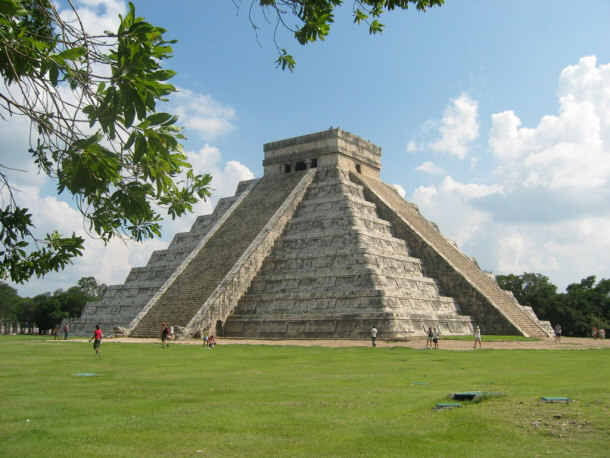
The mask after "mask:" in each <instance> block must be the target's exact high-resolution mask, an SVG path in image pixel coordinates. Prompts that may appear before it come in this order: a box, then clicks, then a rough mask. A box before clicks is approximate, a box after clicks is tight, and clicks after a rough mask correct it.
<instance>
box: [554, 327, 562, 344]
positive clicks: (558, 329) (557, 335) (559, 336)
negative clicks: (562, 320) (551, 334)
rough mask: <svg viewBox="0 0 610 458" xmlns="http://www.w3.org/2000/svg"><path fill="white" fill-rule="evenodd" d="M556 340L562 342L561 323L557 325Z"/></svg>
mask: <svg viewBox="0 0 610 458" xmlns="http://www.w3.org/2000/svg"><path fill="white" fill-rule="evenodd" d="M555 342H561V325H560V324H559V323H557V324H556V325H555Z"/></svg>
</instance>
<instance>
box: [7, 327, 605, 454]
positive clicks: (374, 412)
mask: <svg viewBox="0 0 610 458" xmlns="http://www.w3.org/2000/svg"><path fill="white" fill-rule="evenodd" d="M609 363H610V351H609V350H607V349H591V350H486V349H483V350H480V351H479V350H477V351H446V350H442V349H441V350H413V349H409V348H399V347H396V348H375V349H373V348H367V347H352V348H323V347H295V346H263V345H225V346H222V345H221V346H217V347H216V348H215V349H213V350H204V349H203V347H202V346H189V345H172V346H170V347H169V348H167V349H162V348H161V346H160V344H128V343H115V342H109V341H105V342H104V343H103V345H102V356H101V357H100V358H97V357H95V356H94V352H93V349H92V348H91V344H88V343H84V342H69V341H68V342H63V341H57V342H55V341H53V340H48V338H47V339H45V338H26V337H5V336H2V337H0V456H58V457H59V456H62V457H65V456H76V457H86V456H312V457H315V456H345V457H357V456H422V457H428V456H430V457H443V456H460V457H461V456H495V457H503V456H519V457H521V456H523V457H528V456H531V457H535V456H571V457H572V456H587V457H590V456H600V457H601V456H610V388H609V387H610V385H609V383H608V380H609V376H610V364H609ZM85 373H90V374H91V373H92V374H97V375H96V376H83V375H76V374H85ZM463 391H485V392H502V393H504V396H493V397H489V398H487V399H484V400H482V401H480V402H476V403H468V402H462V404H463V405H462V407H461V408H455V409H451V410H439V411H435V410H433V408H434V407H435V405H436V404H437V403H446V402H453V401H451V400H449V399H448V395H449V394H450V393H453V392H463ZM542 396H565V397H569V398H571V399H573V402H570V403H568V404H546V403H543V402H541V401H540V398H541V397H542Z"/></svg>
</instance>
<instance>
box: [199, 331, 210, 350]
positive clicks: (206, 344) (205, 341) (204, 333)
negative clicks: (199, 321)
mask: <svg viewBox="0 0 610 458" xmlns="http://www.w3.org/2000/svg"><path fill="white" fill-rule="evenodd" d="M201 335H202V337H203V346H204V347H205V348H210V347H209V342H208V341H209V339H208V328H203V331H201Z"/></svg>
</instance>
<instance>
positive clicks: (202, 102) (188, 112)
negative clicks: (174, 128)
mask: <svg viewBox="0 0 610 458" xmlns="http://www.w3.org/2000/svg"><path fill="white" fill-rule="evenodd" d="M172 105H174V106H175V108H174V111H175V112H176V114H178V115H179V116H180V123H181V124H182V125H184V126H185V127H186V132H187V136H188V132H189V131H190V130H194V131H196V132H197V133H198V134H199V135H200V136H201V137H202V138H203V139H204V140H214V139H215V138H217V137H219V136H221V135H224V134H227V133H229V132H231V131H232V130H234V129H235V126H234V125H233V119H234V118H235V110H234V109H233V108H232V107H228V106H225V105H223V104H222V103H220V102H218V101H216V100H214V98H213V97H212V96H211V95H207V94H199V93H196V92H193V91H190V90H188V89H180V91H179V92H178V93H176V94H174V95H173V96H172Z"/></svg>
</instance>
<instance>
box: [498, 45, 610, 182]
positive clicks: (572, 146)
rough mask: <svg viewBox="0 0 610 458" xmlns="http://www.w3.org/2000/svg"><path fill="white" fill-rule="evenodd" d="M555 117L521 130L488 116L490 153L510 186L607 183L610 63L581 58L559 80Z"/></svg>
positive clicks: (512, 120) (516, 122)
mask: <svg viewBox="0 0 610 458" xmlns="http://www.w3.org/2000/svg"><path fill="white" fill-rule="evenodd" d="M558 97H559V115H558V116H544V117H543V118H542V119H541V120H540V122H539V124H538V125H537V126H536V127H535V128H533V129H532V128H524V127H521V120H520V119H519V118H518V117H517V115H516V114H515V113H514V112H512V111H505V112H503V113H498V114H494V115H492V117H491V119H492V128H491V132H490V136H489V147H490V150H491V152H492V153H493V154H494V155H495V156H496V157H497V158H498V159H499V160H500V167H499V168H498V170H497V175H498V176H504V177H509V179H508V180H506V185H507V186H511V187H519V186H522V185H523V186H525V187H528V188H544V189H551V190H560V189H566V188H573V189H590V190H593V189H595V188H600V187H604V186H606V185H607V184H608V181H609V179H610V64H608V65H601V66H599V67H597V66H596V59H595V57H592V56H591V57H584V58H582V59H581V60H580V62H579V63H578V65H573V66H569V67H566V68H565V69H564V70H563V71H562V72H561V76H560V78H559V89H558Z"/></svg>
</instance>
